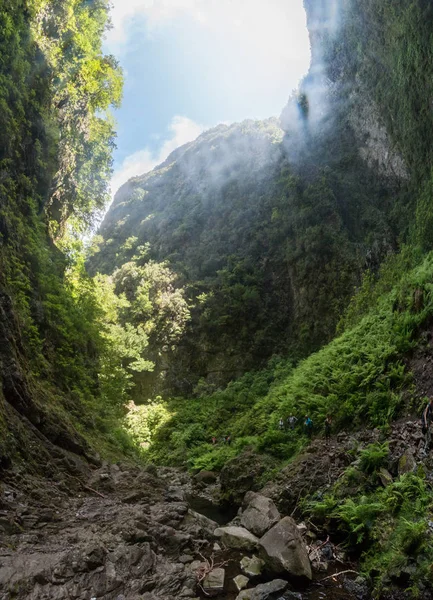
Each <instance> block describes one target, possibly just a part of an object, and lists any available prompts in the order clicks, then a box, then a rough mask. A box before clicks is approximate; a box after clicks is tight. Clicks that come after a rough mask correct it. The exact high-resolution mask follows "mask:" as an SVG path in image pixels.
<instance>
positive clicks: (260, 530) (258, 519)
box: [241, 492, 281, 537]
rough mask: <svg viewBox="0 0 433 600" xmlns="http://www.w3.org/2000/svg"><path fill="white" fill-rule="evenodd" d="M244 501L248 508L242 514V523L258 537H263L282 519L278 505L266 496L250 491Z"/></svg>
mask: <svg viewBox="0 0 433 600" xmlns="http://www.w3.org/2000/svg"><path fill="white" fill-rule="evenodd" d="M244 503H245V504H246V509H245V510H244V511H243V513H242V515H241V525H242V526H243V527H245V528H246V529H248V531H251V533H254V535H257V536H258V537H261V536H262V535H263V534H264V533H266V532H267V531H268V530H269V529H270V528H271V527H272V526H273V525H275V524H276V523H278V521H279V520H280V519H281V516H280V513H279V512H278V510H277V507H276V506H275V504H274V503H273V502H272V500H271V499H270V498H266V496H261V495H260V494H255V493H254V492H248V493H247V494H246V495H245V498H244Z"/></svg>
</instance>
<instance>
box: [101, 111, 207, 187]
mask: <svg viewBox="0 0 433 600" xmlns="http://www.w3.org/2000/svg"><path fill="white" fill-rule="evenodd" d="M205 129H206V128H205V127H204V126H203V125H199V124H198V123H195V122H194V121H192V120H191V119H188V117H181V116H176V117H173V119H172V121H171V123H170V125H169V127H168V131H169V132H170V134H171V135H170V137H169V139H167V140H166V141H165V142H164V143H163V144H162V146H161V147H160V148H159V149H158V150H157V151H156V152H154V151H152V150H150V149H149V148H143V150H139V151H138V152H134V154H130V155H129V156H127V157H126V158H125V159H124V160H123V162H122V164H121V165H120V167H119V168H118V169H116V170H115V172H114V174H113V177H112V179H111V192H112V195H113V196H114V194H115V193H116V192H117V190H118V189H119V188H120V186H121V185H123V184H124V183H125V182H126V181H128V179H131V177H137V176H138V175H143V174H144V173H148V172H149V171H151V170H152V169H153V168H154V167H156V166H157V165H159V164H161V163H162V162H164V161H165V159H166V158H167V157H168V156H169V155H170V154H171V153H172V152H173V150H176V148H179V147H180V146H183V144H186V143H188V142H192V141H193V140H195V139H196V138H197V137H198V136H199V135H200V133H202V132H203V131H204V130H205Z"/></svg>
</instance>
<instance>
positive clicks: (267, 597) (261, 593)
mask: <svg viewBox="0 0 433 600" xmlns="http://www.w3.org/2000/svg"><path fill="white" fill-rule="evenodd" d="M287 586H288V583H287V581H284V580H283V579H274V581H270V582H269V583H261V584H260V585H258V586H257V587H255V588H253V589H251V590H243V591H242V592H241V593H240V594H239V595H238V596H237V598H236V600H271V598H277V597H278V596H279V594H282V593H283V592H284V590H285V589H286V588H287Z"/></svg>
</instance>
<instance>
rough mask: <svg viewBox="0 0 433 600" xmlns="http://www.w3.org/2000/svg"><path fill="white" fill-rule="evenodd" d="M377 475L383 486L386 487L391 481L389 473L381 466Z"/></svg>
mask: <svg viewBox="0 0 433 600" xmlns="http://www.w3.org/2000/svg"><path fill="white" fill-rule="evenodd" d="M378 476H379V479H380V483H381V484H382V485H383V487H386V486H387V485H390V484H391V483H392V482H393V478H392V475H391V473H390V472H389V471H387V470H386V469H384V468H383V467H382V468H381V469H379V473H378Z"/></svg>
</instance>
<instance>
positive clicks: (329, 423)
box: [325, 415, 332, 444]
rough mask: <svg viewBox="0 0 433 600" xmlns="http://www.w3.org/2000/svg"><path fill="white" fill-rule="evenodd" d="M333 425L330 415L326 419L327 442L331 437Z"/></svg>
mask: <svg viewBox="0 0 433 600" xmlns="http://www.w3.org/2000/svg"><path fill="white" fill-rule="evenodd" d="M331 425H332V419H331V417H330V416H329V415H328V416H327V417H326V419H325V440H326V444H329V440H330V439H331Z"/></svg>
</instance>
